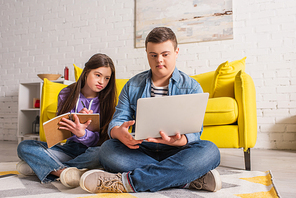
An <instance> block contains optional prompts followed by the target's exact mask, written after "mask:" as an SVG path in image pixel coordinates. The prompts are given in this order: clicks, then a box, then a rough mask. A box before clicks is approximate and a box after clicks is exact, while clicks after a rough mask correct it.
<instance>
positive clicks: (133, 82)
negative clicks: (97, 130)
mask: <svg viewBox="0 0 296 198" xmlns="http://www.w3.org/2000/svg"><path fill="white" fill-rule="evenodd" d="M151 74H152V73H151V70H147V71H144V72H142V73H139V74H137V75H136V76H134V77H133V78H131V79H130V80H129V81H128V82H127V83H126V84H125V86H124V87H123V89H122V91H121V93H120V96H119V101H118V105H117V106H116V111H115V113H114V116H113V119H112V121H111V122H110V124H109V128H108V134H109V137H110V138H111V136H110V131H111V129H112V128H113V127H115V126H121V125H122V123H124V122H126V121H130V120H134V119H135V117H136V109H137V100H138V99H139V98H148V97H151ZM168 89H169V90H168V95H182V94H195V93H202V92H203V90H202V88H201V86H200V84H199V83H198V82H197V81H196V80H194V79H193V78H191V77H189V76H188V75H187V74H185V73H184V72H182V71H179V70H178V69H177V68H175V70H174V72H173V74H172V77H171V78H170V81H169V87H168ZM133 131H134V127H133ZM201 133H202V131H200V132H197V133H190V134H186V137H187V140H188V143H190V142H193V141H196V140H199V139H200V135H201Z"/></svg>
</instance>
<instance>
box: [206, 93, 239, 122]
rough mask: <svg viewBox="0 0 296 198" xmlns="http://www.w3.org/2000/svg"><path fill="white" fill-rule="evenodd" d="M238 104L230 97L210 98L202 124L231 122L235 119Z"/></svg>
mask: <svg viewBox="0 0 296 198" xmlns="http://www.w3.org/2000/svg"><path fill="white" fill-rule="evenodd" d="M237 117H238V106H237V102H236V100H235V99H233V98H231V97H219V98H210V99H209V100H208V105H207V108H206V113H205V118H204V126H214V125H225V124H232V123H235V122H236V121H237Z"/></svg>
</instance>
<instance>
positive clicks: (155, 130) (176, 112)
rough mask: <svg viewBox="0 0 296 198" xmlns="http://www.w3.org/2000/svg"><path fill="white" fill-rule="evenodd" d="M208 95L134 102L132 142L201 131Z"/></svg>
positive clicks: (201, 94)
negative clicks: (133, 137) (135, 103)
mask: <svg viewBox="0 0 296 198" xmlns="http://www.w3.org/2000/svg"><path fill="white" fill-rule="evenodd" d="M208 98H209V93H198V94H186V95H175V96H164V97H151V98H140V99H138V102H137V112H136V123H135V134H134V135H135V139H136V140H140V139H146V138H148V137H160V134H159V131H163V132H165V133H166V134H167V135H168V136H172V135H175V134H176V133H177V132H179V133H180V134H187V133H196V132H200V131H201V129H202V126H203V120H204V115H205V111H206V107H207V102H208Z"/></svg>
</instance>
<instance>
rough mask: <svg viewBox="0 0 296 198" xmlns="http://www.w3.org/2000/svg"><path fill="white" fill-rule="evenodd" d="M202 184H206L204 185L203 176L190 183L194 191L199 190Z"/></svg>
mask: <svg viewBox="0 0 296 198" xmlns="http://www.w3.org/2000/svg"><path fill="white" fill-rule="evenodd" d="M204 184H206V183H205V176H202V177H201V178H198V179H197V180H195V181H194V182H192V184H191V185H192V186H194V188H195V189H197V190H201V189H202V187H203V185H204Z"/></svg>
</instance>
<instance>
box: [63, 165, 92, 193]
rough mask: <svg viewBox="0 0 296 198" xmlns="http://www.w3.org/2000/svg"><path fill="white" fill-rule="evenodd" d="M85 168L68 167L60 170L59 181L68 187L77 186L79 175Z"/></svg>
mask: <svg viewBox="0 0 296 198" xmlns="http://www.w3.org/2000/svg"><path fill="white" fill-rule="evenodd" d="M86 171H87V169H78V168H76V167H69V168H66V169H64V170H63V171H62V173H61V175H60V181H61V183H62V184H63V185H64V186H66V187H68V188H76V187H78V186H79V181H80V177H81V175H82V174H83V173H85V172H86Z"/></svg>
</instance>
